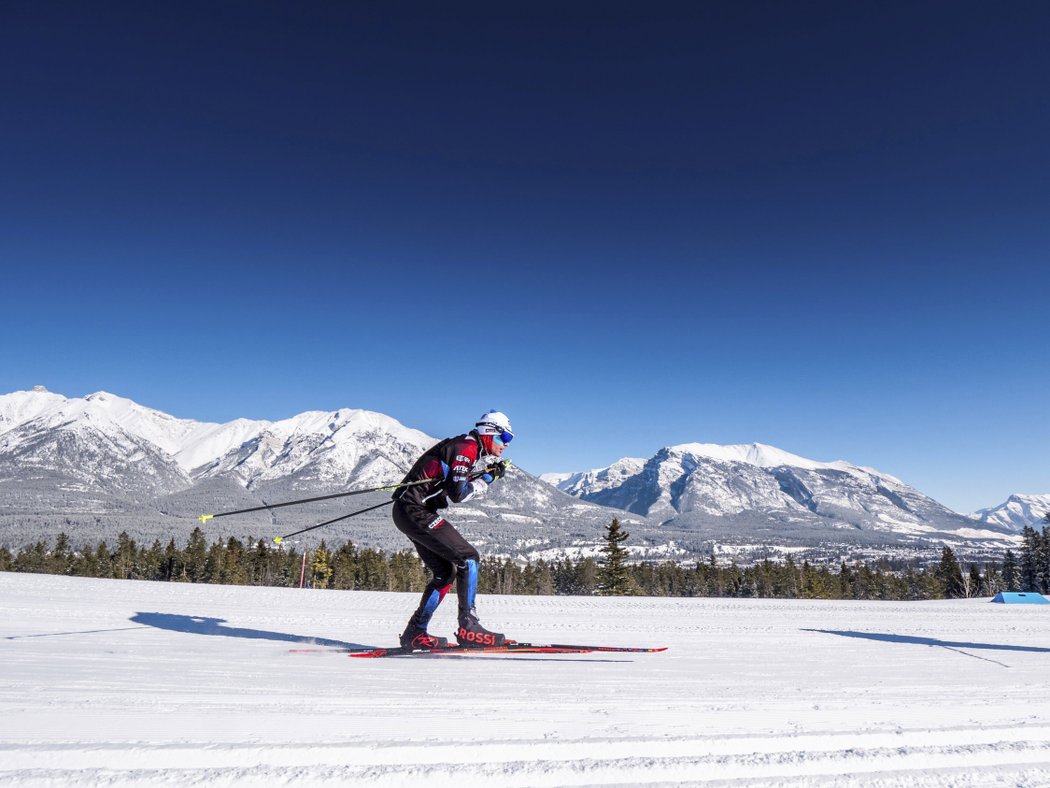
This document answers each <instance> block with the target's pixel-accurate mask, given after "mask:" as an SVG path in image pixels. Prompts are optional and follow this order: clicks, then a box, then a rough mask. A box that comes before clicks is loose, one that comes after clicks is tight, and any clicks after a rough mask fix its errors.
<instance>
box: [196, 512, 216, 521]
mask: <svg viewBox="0 0 1050 788" xmlns="http://www.w3.org/2000/svg"><path fill="white" fill-rule="evenodd" d="M213 517H215V515H214V514H202V515H201V516H200V517H198V518H197V519H198V520H200V521H201V522H202V523H206V522H208V520H211V519H212V518H213Z"/></svg>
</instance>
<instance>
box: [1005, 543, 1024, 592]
mask: <svg viewBox="0 0 1050 788" xmlns="http://www.w3.org/2000/svg"><path fill="white" fill-rule="evenodd" d="M1003 590H1004V591H1020V590H1021V573H1020V571H1019V570H1018V568H1017V559H1016V558H1015V557H1014V553H1013V550H1007V551H1006V555H1005V556H1004V557H1003Z"/></svg>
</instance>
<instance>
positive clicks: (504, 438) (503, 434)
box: [478, 424, 514, 446]
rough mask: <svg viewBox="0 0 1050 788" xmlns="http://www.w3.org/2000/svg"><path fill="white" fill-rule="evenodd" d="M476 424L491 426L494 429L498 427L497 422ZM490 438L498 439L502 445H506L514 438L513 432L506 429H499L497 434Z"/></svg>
mask: <svg viewBox="0 0 1050 788" xmlns="http://www.w3.org/2000/svg"><path fill="white" fill-rule="evenodd" d="M478 426H479V427H491V428H492V429H494V430H498V429H499V425H497V424H479V425H478ZM492 440H494V441H499V442H500V443H502V444H503V445H504V446H506V445H507V444H508V443H510V442H511V441H512V440H514V434H513V433H511V432H508V431H507V430H501V431H500V432H499V433H498V434H496V435H493V436H492Z"/></svg>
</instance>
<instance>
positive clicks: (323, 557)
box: [306, 540, 333, 588]
mask: <svg viewBox="0 0 1050 788" xmlns="http://www.w3.org/2000/svg"><path fill="white" fill-rule="evenodd" d="M330 561H331V556H330V555H329V553H328V545H327V544H325V542H324V540H322V541H321V544H320V545H318V547H317V549H316V550H314V554H313V557H312V558H311V559H310V566H309V567H308V568H307V571H306V584H307V585H308V586H309V587H310V588H328V581H329V580H331V579H332V573H333V569H332V567H331V566H330Z"/></svg>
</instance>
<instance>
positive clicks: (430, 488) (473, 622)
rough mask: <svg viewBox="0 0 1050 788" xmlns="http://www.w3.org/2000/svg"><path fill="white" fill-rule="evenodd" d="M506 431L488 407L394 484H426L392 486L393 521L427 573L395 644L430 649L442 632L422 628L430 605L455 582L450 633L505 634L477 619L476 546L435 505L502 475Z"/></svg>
mask: <svg viewBox="0 0 1050 788" xmlns="http://www.w3.org/2000/svg"><path fill="white" fill-rule="evenodd" d="M513 437H514V434H513V431H512V430H511V426H510V419H508V418H507V416H506V415H505V414H503V413H500V412H499V411H496V410H490V411H489V412H488V413H485V414H484V415H482V417H481V418H480V419H478V421H477V423H476V424H475V425H474V429H473V430H471V431H470V432H469V433H467V434H466V435H457V436H456V437H454V438H446V439H445V440H443V441H441V442H440V443H439V444H437V445H436V446H434V447H433V448H431V449H429V450H428V451H426V452H425V453H424V454H423V456H422V457H420V458H419V459H418V460H416V463H415V464H414V465H413V466H412V469H411V470H410V471H409V472H408V474H407V475H406V476H405V478H404V479H403V480H402V484H406V483H408V482H415V481H419V480H422V479H432V480H433V482H432V483H430V484H418V485H415V486H412V487H403V488H402V489H400V490H398V491H397V492H396V493H394V525H396V526H397V528H398V530H399V531H401V532H402V533H403V534H404V535H405V536H407V537H408V538H409V539H411V540H412V544H413V545H414V546H415V548H416V552H417V553H419V557H420V558H422V559H423V563H424V564H426V567H427V569H429V570H430V572H431V574H432V575H433V577H432V578H431V580H430V582H429V583H427V587H426V588H425V589H424V591H423V598H422V599H421V600H420V602H419V607H418V608H417V609H416V612H415V613H413V614H412V618H411V619H409V622H408V626H407V627H406V628H405V631H404V632H403V633H402V635H401V646H402V648H412V649H435V648H443V647H445V646H447V645H448V639H447V638H443V637H435V636H434V635H431V634H429V633H428V632H427V624H429V623H430V619H431V617H432V616H433V615H434V611H435V610H437V607H438V605H440V604H441V600H442V599H444V598H445V594H446V593H448V590H449V588H451V587H452V581H453V579H455V581H456V594H457V596H458V598H459V628H458V629H457V630H456V640H457V641H458V642H459V644H460V645H461V646H464V647H471V646H474V647H481V646H502V645H504V644H505V643H506V642H507V640H506V638H505V637H504V636H503V635H502V634H501V633H499V632H490V631H489V630H487V629H485V627H483V626H481V624H480V623H479V622H478V617H477V613H476V612H475V611H474V597H475V595H476V594H477V590H478V560H479V556H478V551H477V550H475V549H474V547H473V546H472V545H471V544H470V543H469V542H468V541H467V540H466V539H464V538H463V537H462V536H461V535H460V533H459V532H458V531H457V530H456V529H455V528H453V527H452V525H451V523H449V522H448V520H446V519H445V518H444V517H442V516H441V515H440V514H438V510H440V509H444V508H445V507H447V506H448V502H449V500H451V501H452V502H453V503H463V502H464V501H469V500H470V499H472V498H474V497H476V496H478V495H480V494H482V493H483V492H484V490H485V489H486V488H487V487H488V485H489V484H492V482H494V481H495V480H496V479H499V478H501V477H502V476H504V474H505V473H506V470H507V464H506V462H504V461H503V460H501V459H500V457H501V456H502V455H503V449H504V447H505V446H506V445H507V444H508V443H510V441H511V439H512V438H513ZM479 459H482V460H484V461H486V462H487V463H488V466H489V467H487V468H486V471H487V472H486V473H484V474H483V475H482V476H480V477H477V478H474V479H471V471H472V470H473V468H474V465H475V463H476V462H477V461H478V460H479Z"/></svg>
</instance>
